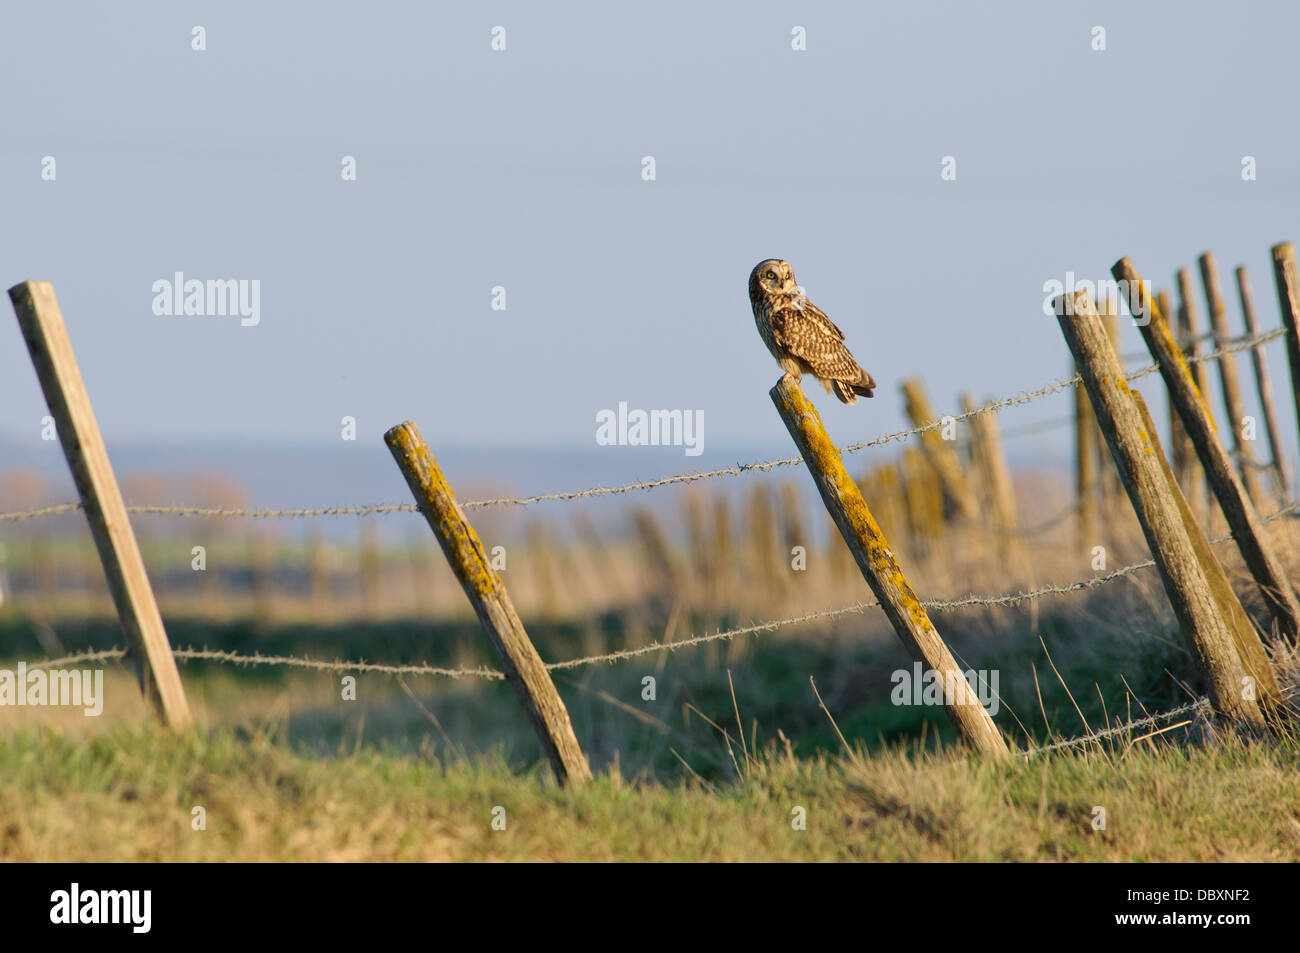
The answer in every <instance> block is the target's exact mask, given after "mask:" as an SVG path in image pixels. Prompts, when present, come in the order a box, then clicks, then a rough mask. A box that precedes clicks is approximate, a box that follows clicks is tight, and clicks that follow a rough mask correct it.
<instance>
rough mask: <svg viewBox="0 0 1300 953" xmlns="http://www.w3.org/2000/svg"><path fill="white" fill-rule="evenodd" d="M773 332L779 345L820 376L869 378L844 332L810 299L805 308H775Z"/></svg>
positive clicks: (852, 378) (853, 378)
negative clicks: (855, 356)
mask: <svg viewBox="0 0 1300 953" xmlns="http://www.w3.org/2000/svg"><path fill="white" fill-rule="evenodd" d="M772 336H773V338H774V339H775V340H776V343H777V345H778V346H779V347H781V348H783V349H784V350H786V351H789V352H790V353H791V354H793V355H795V356H796V357H799V358H801V359H802V360H803V361H804V362H805V363H806V364H807V365H808V366H809V367H810V368H812V370H813V372H814V373H816V374H818V375H820V376H823V377H830V378H844V379H846V380H857V379H863V380H864V381H866V380H869V379H870V377H869V375H867V374H866V372H865V371H863V370H862V368H861V367H859V366H858V362H857V361H856V360H854V358H853V355H852V354H851V353H850V352H849V349H848V347H846V346H845V344H844V332H843V331H841V330H840V329H839V328H838V327H836V325H835V322H833V321H832V320H831V319H830V318H828V317H826V314H825V313H824V312H823V311H822V310H821V309H820V308H818V307H816V306H815V305H813V304H812V303H811V302H809V303H807V304H805V306H804V307H803V308H794V307H787V308H780V309H778V310H776V311H773V312H772Z"/></svg>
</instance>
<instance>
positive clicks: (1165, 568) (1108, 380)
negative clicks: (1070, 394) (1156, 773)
mask: <svg viewBox="0 0 1300 953" xmlns="http://www.w3.org/2000/svg"><path fill="white" fill-rule="evenodd" d="M1116 277H1117V278H1118V277H1119V275H1118V274H1117V275H1116ZM1134 303H1135V304H1136V302H1134ZM1148 303H1149V302H1148ZM1057 304H1058V307H1057V309H1056V314H1057V316H1058V317H1057V320H1058V321H1059V322H1060V325H1061V333H1062V334H1063V335H1064V337H1065V341H1066V343H1067V344H1068V345H1069V348H1070V353H1071V354H1072V355H1073V356H1074V362H1075V364H1076V365H1077V366H1078V368H1079V375H1080V376H1081V377H1082V378H1083V383H1084V386H1085V387H1086V388H1087V390H1088V397H1089V398H1090V399H1091V400H1092V409H1093V411H1094V412H1095V413H1096V415H1097V422H1098V423H1099V424H1100V425H1101V430H1102V433H1103V434H1104V435H1105V437H1106V444H1107V446H1108V447H1109V448H1110V452H1111V456H1112V457H1113V458H1114V461H1115V466H1116V467H1117V469H1118V470H1119V473H1120V479H1121V481H1122V482H1123V484H1124V489H1125V490H1126V491H1127V493H1128V497H1129V500H1130V501H1131V502H1132V504H1133V510H1134V512H1135V513H1136V515H1137V518H1138V522H1139V523H1140V524H1141V526H1142V532H1143V535H1145V536H1146V540H1147V545H1148V547H1149V548H1150V550H1151V555H1152V556H1153V557H1154V559H1155V563H1156V568H1157V569H1158V570H1159V572H1160V579H1161V582H1163V583H1164V588H1165V593H1166V594H1167V595H1168V597H1169V602H1170V603H1171V604H1172V606H1173V609H1174V614H1175V615H1176V616H1177V617H1178V622H1179V626H1180V628H1181V629H1182V633H1183V638H1184V639H1185V640H1186V642H1187V646H1188V648H1189V649H1190V650H1191V653H1192V656H1193V657H1194V658H1195V659H1196V662H1197V665H1198V667H1199V668H1200V670H1201V672H1202V673H1203V674H1204V675H1205V678H1206V680H1207V681H1208V682H1209V685H1210V697H1211V700H1212V701H1213V703H1214V707H1215V709H1216V710H1217V711H1218V712H1219V713H1220V714H1221V715H1223V716H1224V718H1226V719H1227V720H1228V721H1229V722H1231V723H1233V724H1235V725H1238V726H1241V727H1243V728H1246V729H1248V730H1252V731H1258V730H1262V729H1263V728H1264V717H1263V714H1262V713H1261V711H1260V707H1259V705H1258V703H1257V702H1256V701H1255V700H1254V699H1253V698H1250V697H1245V696H1244V695H1243V692H1242V686H1243V684H1245V682H1244V679H1245V675H1246V670H1245V667H1244V665H1243V663H1242V660H1241V657H1240V655H1239V654H1238V653H1237V648H1236V646H1235V644H1234V643H1233V639H1232V636H1231V634H1230V633H1229V632H1228V628H1227V623H1225V622H1224V620H1223V618H1222V617H1221V616H1220V615H1219V610H1218V606H1217V605H1216V604H1215V601H1214V598H1213V596H1212V595H1211V593H1210V584H1209V582H1208V581H1207V580H1206V577H1205V572H1204V571H1203V570H1202V568H1201V565H1200V562H1199V561H1198V560H1197V558H1196V553H1195V550H1194V549H1193V547H1192V543H1191V540H1190V539H1189V538H1188V536H1187V531H1186V529H1184V527H1183V522H1182V516H1181V514H1180V513H1179V511H1178V506H1177V504H1176V503H1175V501H1174V498H1173V495H1172V493H1171V492H1170V488H1169V485H1168V484H1167V483H1166V482H1165V478H1164V474H1163V473H1162V472H1161V470H1160V467H1159V465H1158V464H1157V463H1156V461H1155V459H1154V453H1155V450H1154V448H1153V446H1152V444H1151V439H1150V434H1149V433H1148V432H1147V431H1146V430H1145V428H1143V426H1142V420H1141V417H1140V415H1139V413H1138V409H1137V406H1136V405H1135V404H1134V401H1133V399H1132V396H1131V393H1132V392H1131V391H1130V389H1129V387H1128V384H1127V383H1126V382H1125V380H1124V369H1123V367H1122V366H1121V365H1120V362H1119V358H1118V357H1117V356H1116V354H1115V351H1114V349H1113V348H1112V347H1111V343H1110V339H1109V337H1108V336H1107V335H1106V331H1105V329H1104V327H1103V326H1102V323H1101V319H1100V318H1099V317H1098V315H1097V312H1096V310H1095V309H1094V308H1093V305H1092V300H1091V298H1090V296H1089V295H1088V293H1087V292H1086V291H1081V292H1078V293H1077V294H1075V295H1073V296H1071V297H1070V298H1069V299H1067V300H1060V299H1058V302H1057ZM1134 314H1146V312H1145V311H1142V312H1139V311H1136V310H1135V311H1134ZM1172 343H1173V342H1172V339H1171V340H1170V344H1171V346H1172Z"/></svg>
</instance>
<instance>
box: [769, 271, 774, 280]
mask: <svg viewBox="0 0 1300 953" xmlns="http://www.w3.org/2000/svg"><path fill="white" fill-rule="evenodd" d="M767 280H768V281H776V273H775V272H772V271H769V272H768V273H767Z"/></svg>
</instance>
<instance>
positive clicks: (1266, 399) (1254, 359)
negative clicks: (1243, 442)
mask: <svg viewBox="0 0 1300 953" xmlns="http://www.w3.org/2000/svg"><path fill="white" fill-rule="evenodd" d="M1235 274H1236V276H1237V297H1238V298H1240V299H1241V315H1242V319H1243V322H1244V323H1245V326H1246V334H1247V336H1249V337H1252V338H1253V337H1258V336H1259V323H1258V322H1257V321H1256V320H1255V295H1254V294H1253V293H1252V291H1251V289H1250V276H1249V275H1247V274H1246V266H1245V265H1238V266H1237V270H1236V272H1235ZM1166 313H1167V312H1166ZM1250 359H1251V363H1252V364H1254V367H1255V390H1256V392H1257V393H1258V394H1259V404H1260V407H1261V408H1263V411H1264V429H1265V430H1266V431H1267V432H1268V450H1269V453H1270V454H1271V455H1272V457H1273V463H1272V465H1271V466H1270V470H1271V471H1272V473H1273V481H1274V482H1275V483H1276V484H1277V495H1278V499H1280V500H1286V499H1287V497H1288V494H1289V492H1290V480H1288V479H1287V475H1286V457H1285V455H1284V454H1283V452H1282V432H1281V431H1280V430H1278V427H1277V409H1276V408H1275V407H1274V405H1273V381H1272V378H1270V377H1269V373H1268V359H1267V358H1265V357H1264V345H1263V343H1260V344H1256V345H1255V346H1254V347H1252V348H1251V349H1250Z"/></svg>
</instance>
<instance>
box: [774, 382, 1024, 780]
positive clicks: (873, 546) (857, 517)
mask: <svg viewBox="0 0 1300 953" xmlns="http://www.w3.org/2000/svg"><path fill="white" fill-rule="evenodd" d="M770 394H771V397H772V403H773V404H775V405H776V409H777V412H778V413H779V414H780V415H781V419H782V420H783V421H784V422H785V426H786V429H787V430H789V431H790V436H791V438H793V440H794V442H795V446H797V447H798V448H799V453H800V454H801V455H802V456H803V459H804V462H805V463H806V464H807V465H808V472H809V473H811V474H812V477H813V480H814V482H815V483H816V484H817V490H818V492H820V493H821V497H822V502H824V503H825V504H826V510H827V512H829V513H830V515H831V518H832V519H833V520H834V521H835V525H836V526H837V527H838V529H839V531H840V535H841V536H843V537H844V542H845V543H847V544H848V547H849V550H850V551H851V552H852V553H853V558H854V559H855V560H856V561H857V564H858V568H859V569H860V570H862V575H863V576H864V577H865V578H866V580H867V584H868V585H870V586H871V591H872V592H873V593H875V596H876V598H877V599H878V600H880V605H881V608H883V609H884V610H885V615H886V616H888V618H889V621H890V622H891V623H892V624H893V626H894V631H896V632H897V633H898V637H899V638H900V639H902V641H903V644H904V645H905V646H907V648H908V650H909V651H910V652H911V653H912V657H913V658H915V659H917V660H919V661H920V662H922V663H923V664H925V665H926V666H928V667H929V668H930V669H931V670H933V671H934V672H937V673H938V675H939V677H940V678H941V679H942V684H943V685H944V688H945V698H944V710H945V711H946V712H947V714H948V717H949V718H951V719H952V722H953V724H954V725H955V726H956V727H957V731H958V732H959V733H960V734H961V736H962V738H963V739H965V741H966V742H967V743H968V744H970V745H971V747H973V748H975V749H976V750H978V751H980V752H983V753H985V754H992V755H1007V754H1009V753H1010V751H1009V749H1008V748H1007V743H1006V741H1005V739H1003V737H1002V733H1001V732H1000V731H998V727H997V725H995V724H994V723H993V719H992V718H991V717H989V713H988V712H987V711H985V710H984V707H983V706H982V705H981V704H980V702H979V699H978V697H977V696H976V694H975V692H974V691H973V690H972V689H971V687H970V685H969V683H968V682H967V681H966V678H965V676H964V675H963V674H962V671H961V668H960V667H959V666H958V665H957V662H956V660H954V659H953V657H952V653H951V652H949V651H948V646H947V645H945V644H944V641H943V639H942V638H940V636H939V633H938V632H936V631H935V628H934V626H933V625H932V624H931V622H930V617H929V616H928V615H927V614H926V611H925V609H923V608H922V607H921V604H920V602H919V601H918V600H917V598H916V593H915V592H913V591H912V587H911V585H909V584H908V581H907V579H906V578H904V576H903V571H902V570H901V569H900V568H899V565H898V561H897V560H896V559H895V558H894V554H893V552H891V551H890V549H889V543H888V542H886V540H885V537H884V536H883V535H882V534H881V532H880V527H879V526H877V525H876V521H875V519H874V518H873V517H872V515H871V511H870V510H868V509H867V504H866V502H865V501H864V500H863V499H862V493H861V492H860V491H859V490H858V485H857V484H856V483H854V482H853V480H852V479H851V478H850V477H849V474H848V471H847V470H845V469H844V461H843V459H842V458H841V457H840V452H839V450H837V449H836V448H835V445H834V444H833V443H831V439H830V437H829V436H827V434H826V428H825V427H823V426H822V421H821V416H820V415H819V414H818V413H817V410H816V408H814V407H813V405H812V404H811V403H810V402H809V400H808V398H807V397H806V396H805V395H804V392H803V390H802V389H801V388H800V387H799V384H798V382H796V381H795V379H794V378H793V377H791V376H790V375H789V374H787V375H785V376H784V377H782V378H781V380H779V381H778V382H777V384H776V386H775V387H773V388H772V390H771V392H770Z"/></svg>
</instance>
